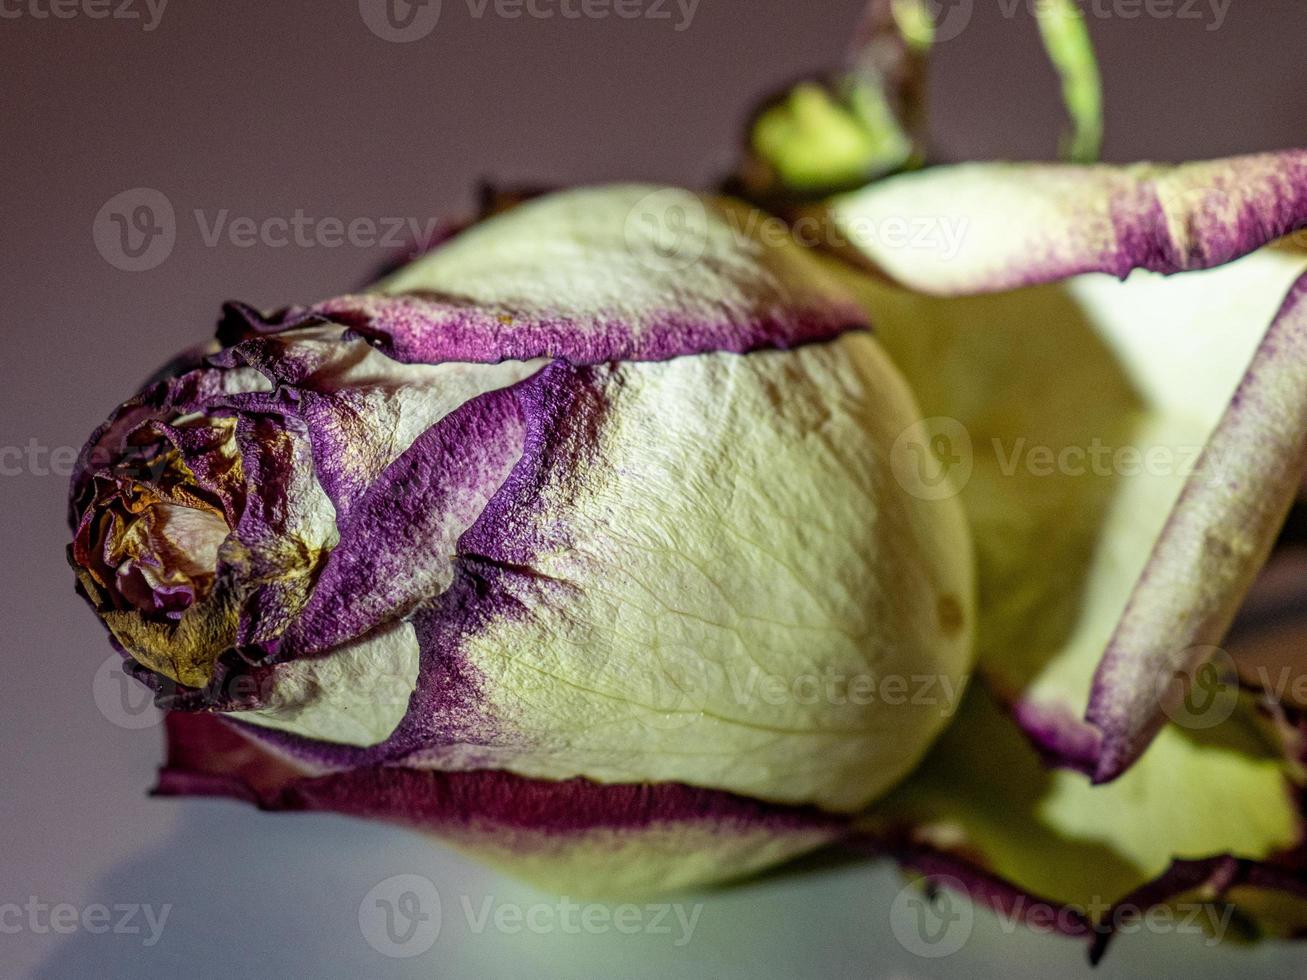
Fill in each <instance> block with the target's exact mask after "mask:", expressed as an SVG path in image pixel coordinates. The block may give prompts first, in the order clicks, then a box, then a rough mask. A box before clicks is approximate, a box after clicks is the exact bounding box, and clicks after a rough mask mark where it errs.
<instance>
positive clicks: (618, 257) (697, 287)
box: [313, 185, 865, 363]
mask: <svg viewBox="0 0 1307 980" xmlns="http://www.w3.org/2000/svg"><path fill="white" fill-rule="evenodd" d="M313 310H314V311H316V312H317V313H319V314H322V315H325V316H329V317H331V318H332V319H334V320H339V321H341V322H344V323H348V324H350V325H351V326H353V327H354V328H355V329H356V330H357V331H358V332H359V333H360V334H362V335H364V336H366V337H367V338H369V339H370V340H372V341H373V342H374V343H375V344H377V346H379V347H380V348H381V350H383V351H385V353H386V354H388V355H390V356H391V357H393V358H395V359H396V360H399V361H403V362H405V363H437V362H440V361H475V362H495V361H502V360H505V359H517V360H531V359H533V358H538V357H556V358H565V359H567V360H570V361H572V362H574V363H597V362H603V361H607V360H614V359H634V360H662V359H666V358H669V357H676V356H679V355H684V354H697V353H703V352H707V351H714V350H731V351H748V350H754V349H757V348H760V347H792V346H794V345H796V344H800V343H803V342H806V341H812V340H822V339H829V338H830V337H833V336H835V335H837V334H839V333H842V332H843V331H844V330H846V329H849V328H850V327H858V326H862V325H864V323H865V315H864V314H863V312H862V311H861V310H860V309H859V308H858V307H857V306H856V305H855V304H853V303H851V302H850V300H849V297H848V294H847V293H846V292H845V291H844V290H843V288H842V287H840V286H839V284H838V282H837V281H836V279H835V277H834V276H832V275H831V274H830V273H829V272H827V271H825V270H823V269H822V268H821V266H820V264H819V263H817V262H816V261H814V260H813V258H812V257H811V256H810V255H808V254H807V253H806V252H805V251H804V250H803V249H802V248H801V247H800V246H799V245H798V244H796V243H795V242H794V241H793V240H792V239H791V238H790V236H789V235H788V234H786V233H785V231H784V227H783V225H781V224H779V223H778V222H776V221H775V219H768V218H766V217H765V216H764V215H762V214H761V212H758V211H754V210H752V209H750V208H748V207H746V206H745V205H742V204H740V203H739V202H737V201H732V200H730V199H726V198H711V197H706V196H701V195H696V194H692V193H690V192H688V191H680V190H674V189H671V188H658V187H653V186H645V185H622V186H616V187H602V188H595V189H583V190H573V191H565V192H561V193H557V194H551V195H549V196H547V197H543V198H538V199H536V200H532V201H528V202H526V203H524V204H521V205H519V206H517V207H515V208H513V209H512V210H511V211H508V212H506V213H503V214H500V215H497V216H495V217H492V218H490V219H488V220H486V221H485V222H483V223H481V224H479V225H476V226H474V227H472V228H470V229H468V230H467V231H465V232H463V233H462V234H461V235H459V236H457V237H456V238H454V239H453V240H452V241H450V242H448V243H446V244H445V245H442V246H441V247H439V248H437V249H436V250H435V251H433V252H431V253H430V254H429V255H426V256H424V257H422V258H420V259H418V260H417V261H416V262H413V263H412V264H410V265H408V266H406V267H405V268H403V269H401V270H400V271H399V272H397V273H395V274H394V275H392V276H391V277H389V278H388V279H385V280H383V281H382V282H380V283H378V284H377V285H376V286H375V287H374V288H373V291H372V292H370V293H368V294H363V295H356V296H344V297H340V298H338V299H333V300H329V301H327V302H325V303H320V304H317V305H316V306H315V307H313Z"/></svg>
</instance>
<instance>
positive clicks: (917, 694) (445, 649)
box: [251, 334, 972, 810]
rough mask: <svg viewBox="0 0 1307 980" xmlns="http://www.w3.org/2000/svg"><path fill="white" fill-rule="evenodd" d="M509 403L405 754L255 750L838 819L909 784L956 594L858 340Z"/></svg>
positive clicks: (891, 402)
mask: <svg viewBox="0 0 1307 980" xmlns="http://www.w3.org/2000/svg"><path fill="white" fill-rule="evenodd" d="M515 391H516V392H517V394H518V397H519V399H520V404H521V406H522V407H521V410H522V414H523V416H524V417H525V418H526V419H527V420H528V431H527V436H526V446H525V450H524V452H523V456H522V460H521V462H520V463H519V464H518V466H517V467H516V469H515V470H514V472H513V474H512V475H511V476H510V477H509V479H508V480H507V482H506V483H505V484H504V487H503V489H502V490H501V491H500V493H499V494H498V495H497V496H496V497H495V499H494V500H493V501H492V502H491V504H490V505H489V507H488V508H487V509H486V511H485V513H484V514H483V515H482V517H481V518H480V519H479V520H478V522H477V523H476V524H475V525H474V526H473V527H472V528H471V529H470V530H469V531H468V532H467V533H466V534H464V535H463V537H462V539H461V540H460V541H459V547H458V559H457V562H456V570H455V578H454V583H453V585H452V586H451V587H450V588H449V589H448V590H447V591H446V592H445V593H444V594H443V595H442V597H441V599H440V601H439V602H438V603H437V604H435V605H433V606H431V607H429V608H426V609H423V610H421V611H420V612H419V613H418V615H417V616H416V618H415V624H416V627H417V631H418V637H419V640H420V642H421V644H422V668H421V672H420V677H419V683H418V690H417V692H416V694H415V696H414V699H413V702H412V706H411V708H410V712H409V716H408V717H407V718H406V719H405V721H404V722H403V723H402V724H401V725H400V728H399V730H398V731H397V732H396V733H395V735H394V736H393V737H392V738H391V739H390V740H389V741H388V742H387V743H385V744H383V745H380V746H377V747H376V748H375V749H372V750H368V751H364V752H360V751H357V750H346V749H343V748H341V747H337V746H330V745H323V744H321V743H318V742H312V741H307V740H304V739H298V738H295V737H292V736H287V735H280V734H275V733H266V732H255V731H251V734H252V735H254V736H256V737H258V738H260V739H262V740H265V741H267V742H268V743H269V744H273V745H275V746H276V747H277V748H278V749H279V750H280V751H283V752H287V753H290V754H292V755H294V756H295V757H296V758H300V759H303V760H305V764H309V765H313V766H315V767H317V768H318V769H320V770H338V769H345V768H350V767H355V766H360V765H372V764H377V763H380V762H391V763H403V764H405V765H409V766H423V767H431V768H439V769H445V770H450V769H453V770H458V769H484V768H497V769H507V770H509V771H512V772H515V773H518V774H520V775H524V776H529V777H533V778H547V779H557V780H561V779H568V778H571V777H574V776H586V777H589V778H592V779H596V780H598V781H601V782H616V783H629V782H636V781H649V782H683V783H688V784H691V785H699V786H711V787H717V788H722V789H727V790H730V791H732V792H738V793H741V794H746V795H750V796H754V797H757V798H761V799H769V800H776V801H780V802H786V803H816V804H819V805H822V806H825V807H827V808H830V809H835V810H851V809H856V808H858V807H860V806H861V805H863V804H865V803H866V802H867V800H869V799H871V798H872V797H874V796H876V795H878V794H879V793H882V792H883V791H884V790H885V789H886V788H888V787H889V786H890V785H892V784H893V783H894V782H895V781H896V780H897V779H899V778H900V777H901V776H902V775H903V774H904V773H906V772H907V771H908V770H909V769H910V768H911V767H912V765H913V764H914V762H915V761H916V760H917V758H919V756H920V754H921V753H922V752H923V751H924V750H925V748H926V746H927V745H928V744H929V742H930V741H931V739H932V737H933V736H934V735H935V734H936V733H937V732H938V731H939V730H940V729H941V728H942V727H943V726H944V724H945V723H946V722H947V720H948V717H949V715H950V713H951V710H952V708H953V707H954V706H955V705H956V702H957V699H958V697H959V696H960V693H961V689H962V686H963V684H964V682H965V677H966V674H967V671H968V668H969V664H970V649H971V642H970V625H971V617H972V605H971V569H970V562H969V552H968V543H967V538H966V532H965V528H964V526H963V525H962V522H961V520H960V513H959V512H958V511H957V509H956V504H955V502H954V501H951V500H944V501H925V500H918V499H915V498H913V497H911V496H909V495H907V494H905V493H904V492H903V491H902V488H900V487H899V486H898V485H897V484H896V483H895V482H894V480H893V478H892V476H891V475H890V470H889V445H890V443H891V442H892V441H893V437H894V436H895V435H896V434H897V433H898V432H899V431H901V430H902V429H903V428H904V427H905V426H907V425H908V424H909V423H910V422H911V421H912V420H913V419H914V418H915V408H914V407H913V405H912V402H911V399H910V397H909V395H908V394H907V392H906V390H905V389H904V388H903V386H902V385H901V383H900V381H899V379H898V378H897V376H896V375H895V374H894V372H893V369H892V368H891V367H890V366H889V364H888V362H887V361H886V360H885V358H884V355H883V354H882V353H881V352H880V351H879V350H878V348H877V347H876V344H875V342H874V341H873V340H872V339H871V338H869V337H868V336H866V335H865V334H848V335H846V336H844V337H842V338H840V339H838V340H836V341H833V342H831V343H829V344H820V345H807V346H804V347H802V348H799V349H797V350H795V351H792V352H786V353H782V352H777V351H763V352H756V353H754V354H750V355H746V356H743V357H741V356H739V355H734V354H713V355H703V356H700V357H694V358H678V359H674V360H672V361H667V362H660V363H657V364H639V363H633V364H622V365H607V366H603V367H596V368H574V367H570V366H567V365H564V364H555V365H553V366H551V367H550V368H548V369H546V370H545V371H544V372H543V373H542V374H541V375H539V376H537V377H535V378H532V379H530V380H528V381H527V382H524V383H523V384H522V385H520V386H519V387H518V388H517V389H515ZM768 474H771V476H770V477H768V476H767V475H768ZM814 760H820V761H819V762H814Z"/></svg>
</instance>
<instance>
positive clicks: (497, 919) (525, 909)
mask: <svg viewBox="0 0 1307 980" xmlns="http://www.w3.org/2000/svg"><path fill="white" fill-rule="evenodd" d="M459 904H460V905H461V907H462V909H463V916H464V918H465V919H466V922H467V928H468V932H470V933H471V934H472V935H475V936H479V935H482V934H483V933H485V932H486V931H488V930H490V931H494V932H497V933H502V934H505V935H510V936H512V935H517V934H519V933H522V932H530V933H533V934H535V935H537V936H544V935H550V934H553V933H562V934H563V935H565V936H580V935H588V936H602V935H605V934H608V933H617V934H618V935H622V936H639V935H643V936H666V937H667V938H668V939H669V941H670V942H671V944H672V945H673V946H676V947H678V948H680V947H684V946H687V945H689V943H690V941H691V940H692V939H694V931H695V929H696V928H698V925H699V917H700V916H701V915H702V914H703V903H701V902H700V903H696V904H694V905H689V906H687V905H684V904H682V903H679V902H676V903H667V902H652V903H649V904H646V905H634V904H631V903H626V904H623V905H605V904H601V903H597V902H576V901H573V900H572V899H571V898H569V897H568V896H566V895H564V896H562V897H561V898H559V899H558V900H557V901H553V902H536V903H534V904H532V905H521V904H518V903H516V902H500V901H496V900H495V898H494V896H492V895H487V896H485V897H484V898H482V899H481V901H480V902H479V903H474V902H473V901H472V898H471V896H468V895H464V896H462V897H461V898H460V900H459Z"/></svg>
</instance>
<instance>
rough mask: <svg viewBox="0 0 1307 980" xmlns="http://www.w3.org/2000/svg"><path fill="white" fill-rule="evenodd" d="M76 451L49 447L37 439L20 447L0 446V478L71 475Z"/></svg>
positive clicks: (69, 448)
mask: <svg viewBox="0 0 1307 980" xmlns="http://www.w3.org/2000/svg"><path fill="white" fill-rule="evenodd" d="M76 465H77V450H76V449H74V448H73V447H72V446H49V445H46V444H45V443H43V442H41V440H39V439H29V440H28V441H27V442H26V443H25V444H24V445H22V446H0V476H57V477H61V478H63V479H67V478H68V477H70V476H72V475H73V468H74V467H75V466H76Z"/></svg>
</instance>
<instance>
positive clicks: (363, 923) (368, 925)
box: [359, 874, 441, 959]
mask: <svg viewBox="0 0 1307 980" xmlns="http://www.w3.org/2000/svg"><path fill="white" fill-rule="evenodd" d="M440 927H441V909H440V892H438V891H437V890H436V886H435V885H433V884H432V883H431V882H430V881H429V880H427V879H426V878H423V877H422V876H421V875H412V874H408V875H395V876H394V877H393V878H387V879H386V880H385V881H383V882H380V883H379V884H377V885H376V887H374V888H373V889H372V890H371V891H369V892H368V893H367V894H366V895H365V896H363V901H362V902H360V903H359V930H360V931H361V932H362V933H363V938H364V939H365V940H366V941H367V944H368V945H369V946H371V947H372V948H373V949H375V950H376V951H377V952H378V953H380V954H381V955H382V956H389V957H390V958H391V959H410V958H412V957H414V956H421V955H422V954H423V953H425V952H426V951H427V950H429V949H430V948H431V947H432V946H434V945H435V944H436V940H437V939H438V938H439V937H440Z"/></svg>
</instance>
